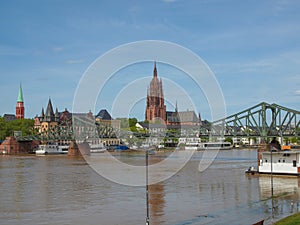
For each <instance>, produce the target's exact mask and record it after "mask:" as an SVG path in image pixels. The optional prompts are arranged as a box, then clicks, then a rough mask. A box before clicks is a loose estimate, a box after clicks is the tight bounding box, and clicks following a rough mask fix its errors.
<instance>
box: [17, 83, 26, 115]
mask: <svg viewBox="0 0 300 225" xmlns="http://www.w3.org/2000/svg"><path fill="white" fill-rule="evenodd" d="M24 114H25V108H24V100H23V92H22V86H21V84H20V88H19V95H18V100H17V106H16V118H17V119H24Z"/></svg>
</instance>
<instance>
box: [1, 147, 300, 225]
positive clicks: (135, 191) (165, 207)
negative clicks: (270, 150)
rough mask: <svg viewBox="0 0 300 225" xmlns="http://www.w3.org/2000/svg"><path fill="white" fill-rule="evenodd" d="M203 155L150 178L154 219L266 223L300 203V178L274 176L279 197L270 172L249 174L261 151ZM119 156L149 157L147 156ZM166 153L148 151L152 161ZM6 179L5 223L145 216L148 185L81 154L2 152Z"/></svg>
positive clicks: (123, 224) (141, 219) (139, 161)
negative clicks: (106, 170) (98, 166)
mask: <svg viewBox="0 0 300 225" xmlns="http://www.w3.org/2000/svg"><path fill="white" fill-rule="evenodd" d="M201 156H202V155H201V152H198V153H196V154H195V155H194V156H193V158H192V160H191V161H190V162H189V163H188V164H187V165H186V166H185V167H184V168H183V169H182V170H180V171H179V172H178V173H177V174H176V175H174V176H173V177H171V178H170V179H168V180H166V181H163V182H160V183H158V184H154V185H150V187H149V206H150V222H151V225H152V224H154V225H155V224H161V225H166V224H173V225H174V224H175V225H185V224H197V225H198V224H253V223H255V222H257V221H259V220H261V219H265V224H266V225H268V224H272V222H273V221H275V220H278V219H279V218H282V217H284V216H286V215H289V214H290V213H294V212H297V211H298V210H299V199H300V196H299V187H300V186H299V179H298V178H296V177H292V178H282V177H274V180H273V181H274V195H276V196H277V197H276V198H273V201H272V198H271V186H270V185H271V181H270V177H269V176H253V177H250V176H245V174H244V171H245V169H247V168H248V166H249V165H253V164H254V163H256V151H226V152H220V153H219V154H218V157H217V159H216V160H215V161H214V163H213V164H212V165H211V166H210V167H209V168H208V169H207V170H206V171H204V172H201V173H200V172H199V171H198V164H199V158H200V157H201ZM120 157H122V160H123V161H124V162H130V163H132V164H134V165H143V163H145V158H144V157H134V156H128V157H126V156H120ZM160 159H161V156H159V157H156V156H155V155H153V156H151V157H150V158H149V160H150V161H151V163H155V162H156V160H160ZM112 169H113V168H112ZM143 169H144V168H143ZM114 172H115V173H118V171H114ZM0 187H1V191H0V202H1V204H0V224H6V225H21V224H22V225H23V224H33V225H35V224H39V225H40V224H52V225H61V224H65V225H69V224H70V225H81V224H87V225H89V224H90V225H94V224H108V225H110V224H120V225H132V224H145V218H146V205H145V202H146V198H145V187H129V186H124V185H119V184H116V183H113V182H110V181H108V180H106V179H104V178H103V177H101V176H99V175H98V174H96V173H95V172H94V171H93V170H92V169H91V168H90V167H89V166H88V165H87V164H86V163H85V161H83V160H78V159H76V158H68V157H65V156H49V157H48V156H47V157H35V156H32V157H28V156H27V157H14V156H8V157H7V156H5V157H0ZM272 206H273V207H272Z"/></svg>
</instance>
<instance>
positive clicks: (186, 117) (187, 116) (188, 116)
mask: <svg viewBox="0 0 300 225" xmlns="http://www.w3.org/2000/svg"><path fill="white" fill-rule="evenodd" d="M178 116H179V120H180V122H181V123H184V122H194V123H197V122H199V118H198V117H197V115H196V113H195V112H194V111H185V112H178Z"/></svg>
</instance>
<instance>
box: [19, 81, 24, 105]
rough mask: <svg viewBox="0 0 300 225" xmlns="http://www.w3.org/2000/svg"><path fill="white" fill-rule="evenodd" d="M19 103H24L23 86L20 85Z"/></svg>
mask: <svg viewBox="0 0 300 225" xmlns="http://www.w3.org/2000/svg"><path fill="white" fill-rule="evenodd" d="M18 102H24V101H23V91H22V86H21V84H20V88H19V95H18Z"/></svg>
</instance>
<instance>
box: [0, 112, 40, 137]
mask: <svg viewBox="0 0 300 225" xmlns="http://www.w3.org/2000/svg"><path fill="white" fill-rule="evenodd" d="M14 131H21V132H22V135H23V136H28V135H34V134H36V131H35V129H34V120H33V119H16V120H12V121H5V120H4V118H2V117H1V118H0V140H4V139H5V137H7V136H12V135H13V134H14Z"/></svg>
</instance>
